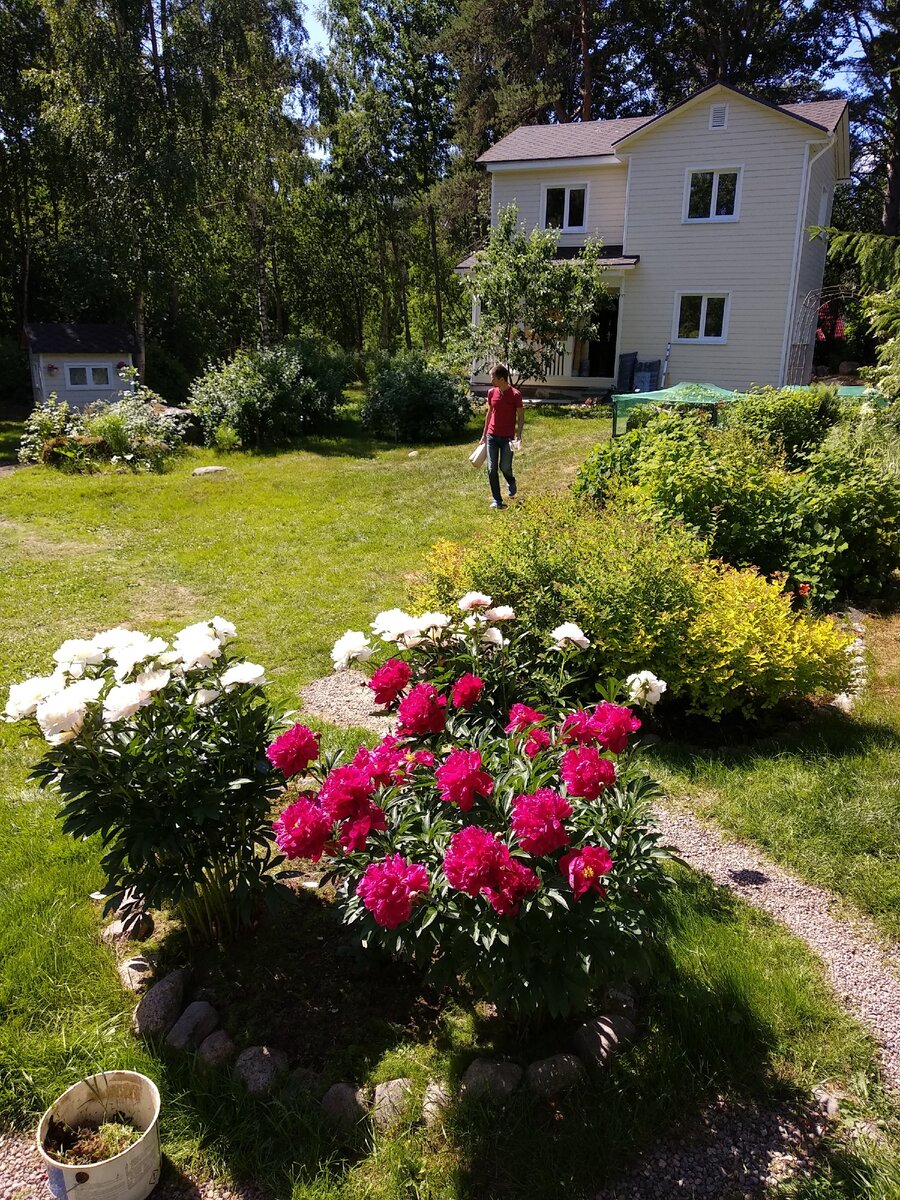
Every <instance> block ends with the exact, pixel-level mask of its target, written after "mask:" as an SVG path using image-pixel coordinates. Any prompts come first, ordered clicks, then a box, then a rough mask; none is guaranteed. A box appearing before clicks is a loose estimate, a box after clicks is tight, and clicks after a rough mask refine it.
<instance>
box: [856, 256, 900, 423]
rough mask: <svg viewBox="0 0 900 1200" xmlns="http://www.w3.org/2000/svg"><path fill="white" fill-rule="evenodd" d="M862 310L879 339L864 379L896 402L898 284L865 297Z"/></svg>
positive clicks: (899, 389)
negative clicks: (873, 361) (875, 359)
mask: <svg viewBox="0 0 900 1200" xmlns="http://www.w3.org/2000/svg"><path fill="white" fill-rule="evenodd" d="M898 253H900V252H898ZM864 309H865V313H866V316H867V317H868V318H869V321H870V322H871V325H872V328H873V330H874V331H875V333H876V334H877V335H878V336H879V338H880V339H881V340H880V341H879V344H878V365H877V366H876V367H874V368H869V369H867V370H866V372H865V375H866V378H867V379H868V380H869V381H870V382H871V383H872V384H874V386H875V387H876V388H877V389H878V390H879V391H880V392H881V393H882V395H884V396H886V397H887V398H888V399H889V400H893V401H897V400H900V284H894V286H893V287H891V288H888V289H887V290H886V291H883V292H878V293H876V294H875V295H873V296H869V297H867V298H866V300H865V301H864Z"/></svg>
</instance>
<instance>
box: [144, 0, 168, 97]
mask: <svg viewBox="0 0 900 1200" xmlns="http://www.w3.org/2000/svg"><path fill="white" fill-rule="evenodd" d="M163 2H165V0H163ZM147 27H148V29H149V31H150V61H151V62H152V63H153V78H154V79H155V80H156V90H157V91H158V92H159V94H160V96H162V97H163V99H164V100H165V98H166V97H165V89H164V88H163V80H162V67H161V64H160V58H159V41H158V39H157V36H156V8H155V6H154V4H153V0H147Z"/></svg>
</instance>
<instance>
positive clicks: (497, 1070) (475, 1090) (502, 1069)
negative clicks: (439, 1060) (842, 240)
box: [460, 1058, 522, 1100]
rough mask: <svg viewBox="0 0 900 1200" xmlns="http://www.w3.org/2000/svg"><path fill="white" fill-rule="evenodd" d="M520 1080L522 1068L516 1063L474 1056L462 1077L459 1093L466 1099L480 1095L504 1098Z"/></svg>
mask: <svg viewBox="0 0 900 1200" xmlns="http://www.w3.org/2000/svg"><path fill="white" fill-rule="evenodd" d="M521 1082H522V1068H521V1067H520V1066H518V1065H517V1064H516V1063H511V1062H495V1061H494V1060H492V1059H489V1058H476V1059H475V1061H474V1062H473V1063H470V1065H469V1066H468V1067H467V1068H466V1072H465V1074H464V1075H463V1077H462V1083H461V1085H460V1095H461V1096H463V1097H464V1098H465V1099H466V1100H477V1099H478V1098H479V1097H481V1096H490V1097H491V1098H493V1099H495V1100H505V1099H506V1098H507V1096H511V1095H512V1094H513V1092H514V1091H515V1090H516V1088H517V1087H518V1086H519V1084H520V1083H521Z"/></svg>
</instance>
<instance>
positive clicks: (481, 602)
mask: <svg viewBox="0 0 900 1200" xmlns="http://www.w3.org/2000/svg"><path fill="white" fill-rule="evenodd" d="M459 607H460V608H461V609H462V611H463V612H471V611H472V609H473V608H490V607H491V598H490V596H486V595H485V594H484V592H466V594H465V595H464V596H463V598H462V599H461V600H460V602H459Z"/></svg>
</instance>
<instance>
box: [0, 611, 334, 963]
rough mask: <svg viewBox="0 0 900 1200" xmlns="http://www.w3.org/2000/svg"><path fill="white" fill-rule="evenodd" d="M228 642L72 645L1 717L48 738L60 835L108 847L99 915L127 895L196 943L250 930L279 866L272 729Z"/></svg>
mask: <svg viewBox="0 0 900 1200" xmlns="http://www.w3.org/2000/svg"><path fill="white" fill-rule="evenodd" d="M234 637H235V629H234V626H233V625H232V624H230V622H228V621H225V620H223V619H222V618H221V617H214V618H213V619H212V620H211V621H200V622H198V623H197V624H194V625H189V626H187V627H186V628H185V629H182V630H181V631H180V632H179V633H178V634H176V635H175V637H174V639H173V640H172V643H171V645H170V644H169V643H168V642H167V641H165V640H164V639H163V638H160V637H152V636H150V635H148V634H146V633H141V632H138V631H135V630H130V629H108V630H105V631H104V632H102V633H98V634H96V635H95V636H93V637H91V638H75V639H71V640H69V641H66V642H64V643H63V644H62V645H61V646H60V647H59V648H58V649H57V650H56V652H55V653H54V655H53V669H52V671H51V673H50V674H48V675H44V676H37V677H35V678H32V679H28V680H25V681H24V682H23V683H19V684H14V685H13V686H12V687H11V688H10V692H9V697H8V700H7V704H6V708H5V712H4V716H5V719H6V720H8V721H24V722H27V723H29V724H30V725H32V726H33V727H34V728H35V730H36V731H37V732H38V733H40V735H41V736H42V737H43V738H44V740H45V742H46V745H47V749H46V752H45V754H44V756H43V758H42V759H41V760H40V762H38V763H37V765H36V766H35V767H34V769H33V771H32V778H33V779H35V780H36V781H37V782H38V784H39V785H40V786H41V787H42V788H48V789H53V790H55V791H57V792H58V793H59V794H60V796H61V797H62V808H61V810H60V813H59V815H60V818H61V820H62V824H63V829H64V830H65V831H66V832H67V833H70V834H72V835H73V836H74V837H78V838H86V837H91V836H94V835H99V837H100V838H101V839H102V843H103V854H102V857H101V866H102V868H103V870H104V872H105V873H106V883H105V886H104V892H105V894H106V896H107V910H110V909H112V908H115V907H118V906H119V905H120V904H121V903H122V901H123V900H124V899H125V898H126V897H127V896H131V895H136V896H137V897H139V898H140V901H141V903H143V904H146V905H149V906H152V907H156V908H161V907H165V906H174V907H175V908H176V909H177V911H178V913H179V914H180V916H181V917H182V918H183V920H184V922H185V925H186V927H187V929H188V931H189V933H190V934H191V936H192V937H195V938H198V939H201V940H209V939H213V938H217V937H221V938H224V937H229V936H232V935H233V934H234V933H235V932H236V930H237V929H238V927H239V926H240V925H242V924H245V923H246V922H247V921H249V919H250V918H251V916H252V914H253V911H254V908H255V906H256V904H257V902H258V900H259V898H260V897H261V896H262V895H263V894H264V893H266V892H267V891H268V890H269V889H270V888H271V887H272V886H273V883H274V880H273V877H272V876H271V868H272V867H273V866H275V865H277V862H278V861H279V860H278V855H277V852H276V848H275V843H274V837H273V834H272V830H271V824H270V805H271V803H272V801H273V800H274V798H275V797H276V796H277V795H278V794H279V793H280V780H279V776H278V775H277V774H276V773H275V772H274V771H273V770H271V769H270V767H269V764H268V763H267V761H266V757H265V753H266V747H267V746H268V745H269V743H270V742H271V740H272V737H273V735H274V733H275V731H276V729H277V721H276V717H275V714H274V713H273V712H272V709H271V708H270V706H269V704H268V702H267V700H266V698H265V694H264V692H263V686H262V685H263V684H264V682H265V673H264V670H263V668H262V667H261V666H259V665H257V664H256V663H251V662H246V661H243V660H240V659H237V658H235V657H234V656H233V654H232V651H231V649H230V643H231V642H232V641H233V639H234ZM297 753H299V751H298V750H295V752H294V758H295V760H296V755H297ZM316 754H318V747H316Z"/></svg>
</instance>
